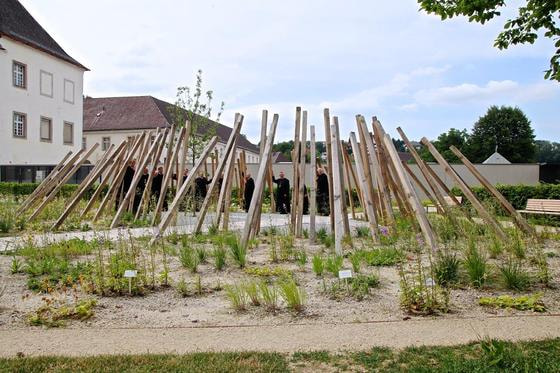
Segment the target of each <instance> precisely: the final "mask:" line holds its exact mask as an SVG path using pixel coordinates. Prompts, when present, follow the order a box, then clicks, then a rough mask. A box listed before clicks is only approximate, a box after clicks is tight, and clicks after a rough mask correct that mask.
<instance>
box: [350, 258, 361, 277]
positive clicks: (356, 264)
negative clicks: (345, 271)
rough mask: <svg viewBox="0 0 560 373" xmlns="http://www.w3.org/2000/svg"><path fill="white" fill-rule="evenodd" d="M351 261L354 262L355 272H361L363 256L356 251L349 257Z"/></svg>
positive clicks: (353, 268)
mask: <svg viewBox="0 0 560 373" xmlns="http://www.w3.org/2000/svg"><path fill="white" fill-rule="evenodd" d="M349 259H350V263H351V264H352V270H353V271H354V273H360V269H361V268H360V266H361V264H362V257H361V255H359V254H358V253H354V254H352V255H350V257H349Z"/></svg>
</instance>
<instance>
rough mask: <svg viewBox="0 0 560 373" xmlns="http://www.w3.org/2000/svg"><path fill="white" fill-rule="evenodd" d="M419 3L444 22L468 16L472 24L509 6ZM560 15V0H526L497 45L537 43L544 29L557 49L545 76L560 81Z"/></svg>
mask: <svg viewBox="0 0 560 373" xmlns="http://www.w3.org/2000/svg"><path fill="white" fill-rule="evenodd" d="M418 3H419V4H420V8H421V9H422V10H424V11H426V12H427V13H430V14H436V15H438V16H440V17H441V19H442V20H445V19H447V18H452V17H454V16H459V15H462V16H466V17H468V18H469V22H473V21H474V22H478V23H481V24H484V23H485V22H486V21H489V20H491V19H492V18H494V17H496V16H499V15H500V9H501V8H502V7H504V6H505V5H506V2H505V0H477V1H465V0H418ZM559 15H560V1H558V0H526V1H524V5H523V6H521V7H519V12H518V15H517V17H516V18H514V19H510V20H508V21H507V22H506V23H505V24H504V30H503V31H502V32H500V34H499V35H498V37H497V38H496V40H495V42H494V46H495V47H497V48H499V49H507V48H509V47H510V46H511V45H517V44H526V43H530V44H533V43H534V42H535V40H536V39H537V37H538V33H539V32H540V31H541V30H544V36H545V37H547V38H550V39H552V40H553V42H554V43H555V44H554V45H555V47H556V48H557V49H556V52H555V54H554V55H553V56H552V58H551V59H550V68H549V69H548V70H546V71H545V75H544V77H545V79H550V80H556V81H560V28H558V27H557V25H556V22H557V19H558V18H559Z"/></svg>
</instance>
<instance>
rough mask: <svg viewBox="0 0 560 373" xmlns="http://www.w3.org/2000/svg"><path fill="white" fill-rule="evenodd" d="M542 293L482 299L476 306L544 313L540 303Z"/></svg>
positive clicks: (542, 304)
mask: <svg viewBox="0 0 560 373" xmlns="http://www.w3.org/2000/svg"><path fill="white" fill-rule="evenodd" d="M541 298H542V293H537V294H534V295H524V296H520V297H512V296H510V295H500V296H498V297H482V298H480V299H479V301H478V304H480V305H481V306H486V307H498V308H515V309H517V310H522V311H525V310H531V311H534V312H544V311H546V307H545V305H544V303H543V302H542V301H541Z"/></svg>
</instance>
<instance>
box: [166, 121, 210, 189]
mask: <svg viewBox="0 0 560 373" xmlns="http://www.w3.org/2000/svg"><path fill="white" fill-rule="evenodd" d="M185 128H186V130H185V140H183V152H182V153H181V162H180V165H179V172H178V173H177V190H178V189H179V188H180V187H181V185H182V184H183V177H184V176H185V168H186V167H187V156H188V153H189V138H190V136H191V121H190V120H188V119H187V120H186V121H185ZM158 160H159V158H158ZM204 165H205V166H206V162H204ZM212 175H214V169H213V168H212Z"/></svg>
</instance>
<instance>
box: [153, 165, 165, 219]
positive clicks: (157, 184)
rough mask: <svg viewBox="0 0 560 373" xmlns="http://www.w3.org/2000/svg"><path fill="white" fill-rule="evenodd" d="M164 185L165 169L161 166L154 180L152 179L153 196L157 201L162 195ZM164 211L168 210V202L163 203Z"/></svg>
mask: <svg viewBox="0 0 560 373" xmlns="http://www.w3.org/2000/svg"><path fill="white" fill-rule="evenodd" d="M162 183H163V167H162V166H159V167H158V168H157V170H156V173H155V175H154V178H153V179H152V196H153V197H154V199H155V200H156V203H157V201H158V200H159V196H160V195H161V184H162ZM163 210H164V211H166V210H167V201H163Z"/></svg>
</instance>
